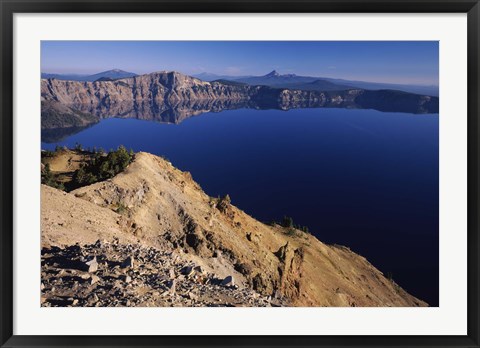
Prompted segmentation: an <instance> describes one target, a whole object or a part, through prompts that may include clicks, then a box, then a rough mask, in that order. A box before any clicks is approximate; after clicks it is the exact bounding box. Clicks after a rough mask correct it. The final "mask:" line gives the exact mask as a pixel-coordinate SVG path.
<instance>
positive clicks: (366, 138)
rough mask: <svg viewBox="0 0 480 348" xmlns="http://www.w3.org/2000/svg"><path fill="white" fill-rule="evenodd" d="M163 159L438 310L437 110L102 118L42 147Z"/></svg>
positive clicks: (214, 192)
mask: <svg viewBox="0 0 480 348" xmlns="http://www.w3.org/2000/svg"><path fill="white" fill-rule="evenodd" d="M76 143H80V144H82V145H83V146H84V147H94V146H96V147H97V148H100V147H102V148H104V149H106V150H109V149H114V148H117V147H118V145H120V144H123V145H125V146H126V147H127V148H132V149H133V150H135V151H147V152H150V153H153V154H157V155H162V156H165V157H167V158H168V159H169V160H170V161H171V162H172V163H173V164H174V165H175V166H176V167H178V168H180V169H182V170H187V171H190V172H191V173H192V176H193V178H194V179H195V180H196V181H197V182H198V183H199V184H200V185H201V186H202V188H203V189H204V190H205V191H206V192H207V193H208V194H209V195H211V196H217V195H224V194H227V193H228V194H229V195H230V197H231V199H232V203H233V204H235V205H236V206H238V207H239V208H241V209H243V210H244V211H246V212H247V213H249V214H250V215H252V216H253V217H255V218H257V219H258V220H261V221H270V220H278V221H280V220H281V219H282V217H283V216H284V215H288V216H291V217H293V220H294V222H295V223H296V224H300V225H306V226H308V227H309V229H310V231H311V232H312V233H313V234H314V235H316V236H317V237H318V238H319V239H320V240H321V241H323V242H326V243H337V244H342V245H346V246H348V247H350V248H351V249H352V250H353V251H355V252H357V253H359V254H361V255H363V256H365V257H366V258H367V259H368V260H369V261H370V262H371V263H372V264H373V265H375V266H376V267H377V268H379V269H380V270H381V271H383V272H384V273H385V274H387V273H390V274H391V275H392V276H393V279H394V280H395V281H396V282H397V283H398V284H399V285H400V286H402V287H403V288H405V289H406V290H407V291H409V292H410V293H411V294H413V295H415V296H417V297H419V298H420V299H422V300H425V301H426V302H428V303H429V304H430V305H431V306H438V296H439V294H438V292H439V285H438V267H439V264H438V256H439V255H438V228H439V223H438V221H439V213H438V203H439V202H438V182H439V181H438V156H439V153H438V147H439V143H438V114H434V115H432V114H430V115H414V114H403V113H385V112H379V111H374V110H353V109H330V108H328V109H327V108H323V109H322V108H318V109H295V110H290V111H280V110H254V109H240V110H231V111H223V112H220V113H206V114H203V115H200V116H196V117H191V118H189V119H187V120H185V121H183V122H182V123H180V124H178V125H173V124H162V123H156V122H151V121H141V120H137V119H118V118H110V119H105V120H103V121H101V122H100V123H98V124H97V125H95V126H93V127H90V128H88V129H85V130H83V131H81V132H80V133H77V134H75V135H72V136H70V137H67V138H65V139H63V140H62V141H60V142H58V143H51V144H47V143H42V148H43V149H54V148H55V146H56V145H61V146H63V145H66V146H68V147H74V146H75V144H76Z"/></svg>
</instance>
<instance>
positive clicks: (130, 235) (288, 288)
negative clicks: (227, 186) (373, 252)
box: [42, 153, 427, 306]
mask: <svg viewBox="0 0 480 348" xmlns="http://www.w3.org/2000/svg"><path fill="white" fill-rule="evenodd" d="M117 211H118V212H121V214H118V213H116V212H117ZM286 232H287V231H286V229H285V228H283V227H281V226H268V225H265V224H263V223H261V222H259V221H257V220H255V219H254V218H252V217H251V216H249V215H247V214H246V213H245V212H243V211H242V210H240V209H238V208H236V207H235V206H233V205H231V204H230V203H229V202H228V201H224V200H218V199H215V198H212V197H209V196H208V195H206V194H205V193H204V192H203V191H202V189H201V188H200V186H199V185H198V184H197V183H196V182H195V181H193V179H192V177H191V175H190V173H188V172H182V171H180V170H178V169H176V168H175V167H173V166H172V164H171V163H169V162H168V161H166V160H164V159H162V158H160V157H157V156H154V155H151V154H148V153H138V154H136V155H135V160H134V161H133V162H132V163H131V164H130V165H129V166H128V168H127V169H126V170H125V172H123V173H121V174H118V175H117V176H115V177H114V178H112V179H110V180H108V181H104V182H99V183H96V184H93V185H90V186H86V187H83V188H80V189H77V190H75V191H72V192H71V193H68V194H67V193H63V192H62V191H58V190H55V189H52V188H50V187H46V186H42V243H43V244H44V245H69V244H75V243H76V242H80V243H93V242H95V240H96V239H99V238H104V239H107V240H108V239H109V238H113V236H116V237H118V238H121V239H122V240H124V241H125V242H132V243H133V242H136V243H139V242H140V243H142V244H144V245H148V246H153V247H159V248H162V249H165V247H168V248H171V249H174V250H175V253H178V254H179V255H182V257H184V258H185V259H189V260H192V261H194V262H195V263H196V264H199V265H201V266H202V267H204V268H205V269H206V270H209V271H212V272H215V273H216V274H218V275H219V276H228V275H232V276H233V277H234V278H235V283H236V284H238V285H239V286H241V287H247V288H251V289H253V290H255V291H257V292H259V293H261V294H263V295H268V296H279V295H281V296H284V297H286V298H288V299H289V301H290V303H291V304H292V305H295V306H425V305H427V304H426V303H424V302H422V301H421V300H418V299H417V298H415V297H413V296H411V295H409V294H408V293H406V292H405V291H404V290H403V289H402V288H400V287H399V286H398V285H397V284H395V283H394V282H393V281H391V280H389V279H387V278H386V277H385V276H384V275H383V274H382V273H381V272H380V271H379V270H377V269H376V268H375V267H374V266H373V265H371V264H370V263H369V262H368V261H367V260H366V259H365V258H364V257H362V256H359V255H357V254H355V253H354V252H352V251H350V250H349V249H348V248H346V247H341V246H332V245H326V244H324V243H322V242H320V241H319V240H318V239H316V238H315V237H313V236H312V235H309V234H306V233H303V232H301V231H298V230H296V231H295V233H286Z"/></svg>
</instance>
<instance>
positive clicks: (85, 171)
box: [72, 145, 134, 187]
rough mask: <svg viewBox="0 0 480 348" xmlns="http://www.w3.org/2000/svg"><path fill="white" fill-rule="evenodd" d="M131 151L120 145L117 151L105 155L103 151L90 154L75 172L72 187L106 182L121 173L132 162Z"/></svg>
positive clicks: (132, 154) (132, 155)
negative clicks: (87, 159) (86, 160)
mask: <svg viewBox="0 0 480 348" xmlns="http://www.w3.org/2000/svg"><path fill="white" fill-rule="evenodd" d="M133 157H134V152H133V150H130V151H127V149H126V148H125V147H124V146H123V145H120V146H119V147H118V149H117V150H115V151H110V152H109V153H108V154H105V153H104V152H103V150H100V152H94V153H92V156H91V157H90V160H89V161H88V162H87V163H86V164H85V165H83V166H82V167H80V168H79V169H78V170H77V171H75V173H74V175H73V178H72V186H76V187H80V186H84V185H90V184H93V183H95V182H98V181H102V180H107V179H110V178H112V177H114V176H115V175H117V174H118V173H120V172H122V171H123V170H125V168H127V166H128V165H129V164H130V163H131V162H132V160H133Z"/></svg>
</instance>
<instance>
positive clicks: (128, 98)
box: [41, 71, 438, 128]
mask: <svg viewBox="0 0 480 348" xmlns="http://www.w3.org/2000/svg"><path fill="white" fill-rule="evenodd" d="M41 98H42V128H54V126H55V124H56V123H57V128H64V127H73V126H77V127H78V126H83V125H85V122H86V123H89V122H90V123H91V122H95V121H96V120H98V118H99V117H112V116H125V117H138V116H143V117H149V115H152V117H154V115H159V114H162V113H164V112H166V111H167V110H177V109H178V108H179V106H180V107H183V109H185V106H190V110H192V112H191V113H190V115H193V114H195V112H197V111H198V110H205V108H204V107H200V108H195V106H196V105H198V104H204V105H205V104H207V105H208V104H209V103H210V104H212V103H217V105H222V109H228V108H230V107H234V108H235V107H238V105H239V104H243V105H244V106H247V107H258V108H278V109H283V110H288V109H291V108H304V107H356V108H375V109H378V110H385V111H399V112H410V113H436V112H438V98H436V97H429V96H421V95H417V94H411V93H405V92H399V91H389V90H383V91H365V90H362V89H348V90H343V91H318V90H298V89H297V90H295V89H287V88H272V87H268V86H253V85H244V84H239V83H229V82H228V81H213V82H206V81H202V80H199V79H197V78H194V77H191V76H187V75H183V74H181V73H178V72H174V71H173V72H156V73H151V74H146V75H141V76H135V77H130V78H123V79H118V80H114V81H95V82H81V81H65V80H57V79H42V82H41ZM392 101H393V104H392ZM218 103H220V104H218ZM52 110H53V111H52ZM61 110H65V111H66V114H71V113H72V112H78V113H79V114H85V115H89V117H90V118H92V117H93V118H97V119H94V120H91V119H90V120H88V119H87V117H85V120H80V121H78V120H77V122H75V120H73V119H72V120H70V121H69V122H58V120H57V119H58V117H57V115H58V114H59V113H61V112H60V111H61ZM52 115H53V116H52Z"/></svg>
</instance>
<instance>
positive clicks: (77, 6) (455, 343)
mask: <svg viewBox="0 0 480 348" xmlns="http://www.w3.org/2000/svg"><path fill="white" fill-rule="evenodd" d="M0 10H1V42H0V51H1V57H0V59H1V62H0V65H1V69H0V79H1V93H0V105H1V126H0V144H1V145H0V147H1V149H0V151H1V161H0V163H1V170H0V182H1V186H0V197H1V200H0V221H1V233H0V245H1V251H0V253H1V255H0V259H1V275H0V301H1V302H0V305H1V308H0V325H1V327H0V330H1V332H0V342H1V346H2V347H20V346H21V347H30V346H31V347H55V346H76V347H83V346H85V347H92V346H95V347H107V346H122V347H126V346H132V347H134V346H135V347H143V346H159V347H190V346H192V347H194V346H204V347H219V346H237V347H239V346H244V347H267V346H268V347H275V346H278V347H303V346H311V347H326V346H331V347H350V346H363V347H367V346H372V347H380V346H382V347H389V346H395V347H440V346H442V347H447V346H448V347H480V343H479V320H478V319H479V312H480V311H479V294H480V293H479V256H478V255H479V250H480V244H479V238H478V234H479V204H478V200H479V188H480V185H479V158H478V156H479V139H478V135H479V131H480V128H479V102H478V100H479V98H480V95H479V81H480V78H479V77H480V75H479V74H480V69H479V65H480V60H479V47H480V45H479V33H480V22H479V17H480V4H479V1H478V0H403V1H399V0H396V1H386V0H367V1H361V0H359V1H357V0H299V1H293V0H257V1H253V0H232V1H226V0H199V1H192V0H187V1H183V0H140V1H135V0H120V1H113V0H112V1H111V0H83V1H78V0H77V1H67V0H38V1H34V0H30V1H23V0H17V1H13V0H0ZM43 12H45V13H91V12H98V13H108V12H112V13H122V12H123V13H146V12H148V13H151V12H161V13H174V12H179V13H181V12H190V13H226V12H237V13H247V12H258V13H303V12H305V13H312V12H319V13H442V12H455V13H467V14H468V17H467V18H468V38H467V40H468V318H467V325H468V333H467V335H466V336H229V337H228V338H225V337H223V338H222V337H221V336H60V335H59V336H18V335H13V316H14V313H13V298H14V293H13V289H12V287H13V231H14V226H13V213H14V212H13V201H14V199H15V198H14V195H13V185H12V184H13V182H14V180H15V176H14V174H15V173H13V161H14V152H13V151H14V148H13V82H14V81H13V16H14V14H15V13H43Z"/></svg>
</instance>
